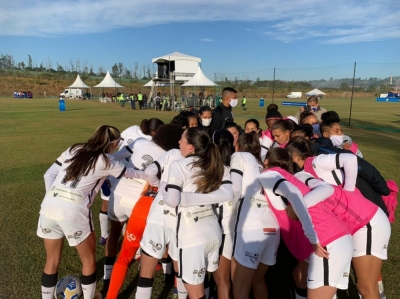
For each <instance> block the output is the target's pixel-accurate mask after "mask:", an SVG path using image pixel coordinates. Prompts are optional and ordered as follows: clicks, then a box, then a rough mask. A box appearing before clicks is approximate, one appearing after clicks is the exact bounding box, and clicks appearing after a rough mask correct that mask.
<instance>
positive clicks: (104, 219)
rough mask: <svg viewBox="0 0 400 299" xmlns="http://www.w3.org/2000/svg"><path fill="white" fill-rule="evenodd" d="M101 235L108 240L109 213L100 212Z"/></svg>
mask: <svg viewBox="0 0 400 299" xmlns="http://www.w3.org/2000/svg"><path fill="white" fill-rule="evenodd" d="M99 219H100V235H101V236H102V237H103V238H104V239H107V238H108V214H107V212H103V211H100V214H99Z"/></svg>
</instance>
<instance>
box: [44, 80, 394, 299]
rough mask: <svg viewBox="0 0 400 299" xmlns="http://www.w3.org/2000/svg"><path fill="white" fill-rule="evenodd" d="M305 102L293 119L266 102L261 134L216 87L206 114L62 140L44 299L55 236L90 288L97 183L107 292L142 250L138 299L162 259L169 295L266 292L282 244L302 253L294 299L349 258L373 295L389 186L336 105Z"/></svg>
mask: <svg viewBox="0 0 400 299" xmlns="http://www.w3.org/2000/svg"><path fill="white" fill-rule="evenodd" d="M308 103H309V104H310V106H311V109H303V110H305V111H300V113H299V115H298V116H299V118H296V117H292V116H288V117H283V116H282V114H281V113H280V112H279V110H278V106H276V105H274V104H271V105H269V106H268V108H267V113H266V117H265V124H266V126H267V127H266V128H265V130H263V129H262V128H261V125H260V123H259V121H258V120H257V119H248V120H247V121H246V122H245V125H244V128H242V127H241V126H239V125H237V124H236V123H235V122H234V117H233V113H232V108H234V107H235V106H236V105H237V104H238V100H237V92H236V90H235V89H233V88H225V89H224V90H223V93H222V101H221V103H220V105H219V106H218V107H216V108H215V109H214V110H212V109H211V108H210V107H209V106H203V107H201V108H200V109H199V110H198V111H196V112H194V111H181V112H180V113H179V114H178V115H176V116H175V117H174V118H173V119H172V120H171V122H170V123H169V124H165V123H164V122H163V121H161V120H160V119H157V118H151V119H143V120H142V122H141V123H140V125H139V126H137V125H133V126H131V127H128V128H127V129H125V130H124V131H122V133H120V131H119V130H118V129H117V128H115V127H112V126H107V125H103V126H101V127H99V128H98V129H97V130H96V131H95V133H94V134H93V135H92V136H91V137H90V139H89V140H88V141H87V142H85V143H76V144H74V145H73V146H71V147H70V148H69V149H67V150H66V151H65V152H63V153H62V154H61V155H60V157H59V158H57V159H56V161H55V163H54V164H53V165H52V166H51V167H50V168H49V169H48V170H47V172H46V173H45V175H44V178H45V185H46V195H45V197H44V200H43V202H42V205H41V209H40V217H39V224H38V230H37V234H38V236H39V237H41V238H43V240H44V247H45V251H46V256H47V259H46V264H45V266H44V269H43V274H42V298H43V299H50V298H53V293H54V289H55V286H56V283H57V278H58V265H59V263H60V261H61V253H62V248H63V242H64V238H66V239H67V241H68V243H69V245H70V246H74V247H75V248H76V250H77V252H78V254H79V256H80V258H81V260H82V276H81V283H82V289H83V295H84V298H90V299H91V298H94V296H95V292H96V277H97V269H96V258H95V244H96V240H95V235H94V230H93V218H92V212H91V206H92V204H93V200H94V198H95V197H96V195H97V194H98V193H99V192H100V193H101V198H102V200H103V202H102V207H101V211H100V215H99V218H100V227H101V237H100V239H99V240H98V243H99V244H101V245H104V249H105V251H104V255H105V258H104V273H103V286H104V287H103V289H102V290H101V294H102V296H103V297H106V298H109V299H113V298H117V296H118V294H119V291H120V289H121V287H122V284H123V282H124V279H125V276H126V273H127V271H128V268H129V265H130V263H131V261H132V260H133V259H135V257H136V256H137V255H140V273H139V278H138V282H137V289H136V295H135V297H136V298H138V299H149V298H151V296H152V286H153V283H154V273H155V269H156V267H157V265H158V263H159V261H160V260H161V264H162V269H163V271H164V277H165V282H166V283H167V282H169V281H171V280H172V281H175V287H176V291H177V297H178V298H179V299H186V298H187V297H189V298H192V299H198V298H200V299H206V298H210V297H214V298H216V297H218V298H219V299H226V298H235V299H236V298H239V299H241V298H249V296H250V293H252V295H253V298H256V299H258V298H260V299H261V298H268V290H267V285H266V282H265V274H266V272H267V271H268V268H269V267H270V266H272V265H274V264H275V263H276V259H277V251H278V245H279V244H280V242H283V243H284V244H285V245H286V247H287V248H288V250H289V252H290V253H291V254H292V255H293V256H294V257H295V258H296V259H297V261H298V263H297V265H296V267H295V268H294V269H293V279H294V282H295V294H296V295H295V296H296V298H310V299H332V298H335V297H336V291H337V289H342V290H343V289H347V287H348V283H349V274H350V265H352V267H353V270H354V273H355V275H356V277H357V283H356V286H357V288H358V292H359V294H360V296H361V297H362V298H363V299H380V298H381V295H382V284H381V282H380V281H379V277H380V275H381V268H382V262H383V261H384V260H386V259H387V249H388V245H389V239H390V235H391V227H390V222H392V221H393V220H394V216H393V215H394V209H395V206H396V196H397V191H396V190H398V189H396V188H397V186H396V185H395V183H394V182H393V181H389V182H386V181H385V180H384V178H383V177H382V176H381V174H380V173H379V171H378V170H377V169H376V168H375V167H374V166H373V165H371V164H370V163H368V161H367V160H365V159H363V158H362V154H361V152H360V150H359V149H358V147H357V144H356V143H355V142H353V140H352V139H351V138H350V137H349V136H346V135H344V134H343V132H342V128H341V126H340V118H339V115H338V114H337V113H336V112H335V111H326V112H325V113H321V115H318V111H320V110H321V108H319V105H318V99H316V98H310V99H309V101H308ZM245 104H246V102H244V103H243V101H242V108H244V106H245ZM243 105H244V106H243ZM313 107H315V109H314V108H313ZM318 108H319V109H318ZM319 118H320V120H319ZM109 222H111V226H110V229H108V227H109ZM124 225H125V226H126V227H125V232H124V238H123V242H122V246H121V249H120V252H119V254H118V240H119V237H120V235H121V232H123V230H124ZM208 273H212V275H209V274H208ZM209 276H211V277H212V279H213V281H214V282H215V285H216V288H212V289H211V290H210V288H209V281H208V277H209ZM378 281H379V282H378ZM210 291H211V294H210ZM96 296H99V294H97V295H96ZM382 296H383V295H382Z"/></svg>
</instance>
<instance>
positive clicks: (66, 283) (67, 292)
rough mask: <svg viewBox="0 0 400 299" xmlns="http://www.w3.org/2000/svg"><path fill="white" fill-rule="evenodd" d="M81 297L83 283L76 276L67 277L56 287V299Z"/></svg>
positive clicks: (76, 298)
mask: <svg viewBox="0 0 400 299" xmlns="http://www.w3.org/2000/svg"><path fill="white" fill-rule="evenodd" d="M81 296H82V286H81V281H80V280H79V278H77V277H75V276H71V275H70V276H65V277H63V278H61V279H60V281H59V282H58V283H57V285H56V292H55V293H54V298H55V299H78V298H80V297H81Z"/></svg>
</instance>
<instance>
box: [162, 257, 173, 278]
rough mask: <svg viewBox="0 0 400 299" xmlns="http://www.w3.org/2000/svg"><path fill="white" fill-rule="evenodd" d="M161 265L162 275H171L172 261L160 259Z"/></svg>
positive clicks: (168, 258)
mask: <svg viewBox="0 0 400 299" xmlns="http://www.w3.org/2000/svg"><path fill="white" fill-rule="evenodd" d="M161 263H162V269H163V272H164V274H166V275H171V273H172V259H171V258H170V257H167V258H162V259H161Z"/></svg>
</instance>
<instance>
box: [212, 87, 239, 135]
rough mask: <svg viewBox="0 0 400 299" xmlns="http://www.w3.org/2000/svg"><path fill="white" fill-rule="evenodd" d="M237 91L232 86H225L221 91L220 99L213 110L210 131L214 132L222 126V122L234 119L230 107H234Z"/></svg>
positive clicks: (236, 101)
mask: <svg viewBox="0 0 400 299" xmlns="http://www.w3.org/2000/svg"><path fill="white" fill-rule="evenodd" d="M236 97H237V91H236V90H235V89H233V88H232V87H225V88H224V89H223V91H222V100H221V103H220V104H219V106H218V107H216V108H215V109H214V111H213V123H212V127H211V132H214V131H216V130H218V129H220V128H222V127H223V125H224V122H225V121H227V120H229V121H232V122H233V120H234V118H233V113H232V108H233V107H236V105H237V103H238V100H237V98H236Z"/></svg>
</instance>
